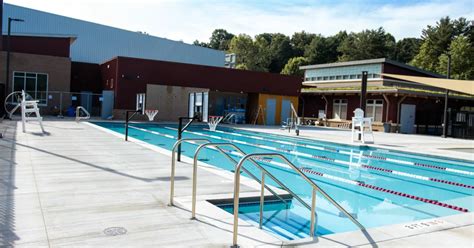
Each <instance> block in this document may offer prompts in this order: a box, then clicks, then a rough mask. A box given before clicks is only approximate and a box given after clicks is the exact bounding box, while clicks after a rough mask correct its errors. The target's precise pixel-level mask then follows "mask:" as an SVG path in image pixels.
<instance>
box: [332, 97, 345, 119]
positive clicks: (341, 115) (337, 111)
mask: <svg viewBox="0 0 474 248" xmlns="http://www.w3.org/2000/svg"><path fill="white" fill-rule="evenodd" d="M332 106H333V107H332V118H333V119H339V120H346V119H347V99H334V102H333V105H332Z"/></svg>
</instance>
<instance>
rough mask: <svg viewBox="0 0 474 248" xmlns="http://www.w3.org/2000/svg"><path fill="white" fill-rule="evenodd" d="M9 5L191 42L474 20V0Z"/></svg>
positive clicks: (404, 31)
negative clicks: (217, 33)
mask: <svg viewBox="0 0 474 248" xmlns="http://www.w3.org/2000/svg"><path fill="white" fill-rule="evenodd" d="M4 2H5V3H10V4H15V5H20V6H24V7H28V8H33V9H37V10H42V11H47V12H51V13H55V14H59V15H64V16H68V17H73V18H77V19H81V20H86V21H91V22H96V23H100V24H104V25H109V26H113V27H119V28H122V29H127V30H131V31H142V32H146V33H149V34H151V35H154V36H158V37H163V38H168V39H172V40H181V41H184V42H187V43H192V42H193V41H194V40H196V39H197V40H200V41H205V42H207V41H208V40H209V37H210V35H211V33H212V31H213V30H214V29H217V28H223V29H226V30H227V31H228V32H231V33H233V34H242V33H245V34H248V35H251V36H255V35H256V34H259V33H277V32H278V33H283V34H286V35H289V36H291V35H292V34H293V33H295V32H299V31H302V30H304V31H305V32H309V33H318V34H322V35H324V36H329V35H333V34H335V33H337V32H339V31H340V30H346V31H348V32H359V31H362V30H364V29H376V28H378V27H383V28H384V29H385V30H386V31H387V32H390V33H391V34H392V35H394V36H395V38H396V39H397V40H398V39H402V38H406V37H420V36H421V31H422V29H423V28H425V27H426V26H427V25H435V24H436V21H438V20H439V19H440V18H441V17H444V16H447V15H449V16H450V17H451V18H458V17H461V16H462V17H466V18H467V19H468V20H474V0H453V1H449V0H444V1H440V0H412V1H410V0H399V1H382V0H346V1H343V0H239V1H237V0H41V1H40V0H4Z"/></svg>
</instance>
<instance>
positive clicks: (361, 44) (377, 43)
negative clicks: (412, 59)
mask: <svg viewBox="0 0 474 248" xmlns="http://www.w3.org/2000/svg"><path fill="white" fill-rule="evenodd" d="M337 50H338V51H339V52H340V53H341V56H339V61H350V60H361V59H375V58H393V55H394V51H395V38H394V37H393V36H392V35H391V34H389V33H386V32H385V30H384V29H383V28H381V27H380V28H378V29H376V30H364V31H362V32H359V33H350V34H349V35H348V36H347V38H345V39H344V40H343V41H342V42H341V44H340V45H339V47H338V49H337Z"/></svg>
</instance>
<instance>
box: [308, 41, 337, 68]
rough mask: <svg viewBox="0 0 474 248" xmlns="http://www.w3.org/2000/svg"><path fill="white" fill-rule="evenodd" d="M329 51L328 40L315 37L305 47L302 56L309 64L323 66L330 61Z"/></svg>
mask: <svg viewBox="0 0 474 248" xmlns="http://www.w3.org/2000/svg"><path fill="white" fill-rule="evenodd" d="M330 49H331V48H330V45H329V42H328V39H327V38H325V37H323V36H321V35H317V36H315V37H314V39H313V40H312V41H311V43H310V44H309V46H307V47H306V51H305V53H304V55H305V57H306V58H307V59H308V61H309V63H311V64H323V63H327V62H328V61H330V54H331V51H330Z"/></svg>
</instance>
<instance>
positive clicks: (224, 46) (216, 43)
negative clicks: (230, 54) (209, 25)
mask: <svg viewBox="0 0 474 248" xmlns="http://www.w3.org/2000/svg"><path fill="white" fill-rule="evenodd" d="M232 38H234V35H233V34H231V33H229V32H227V31H226V30H225V29H216V30H214V32H212V35H211V38H210V39H209V48H212V49H217V50H222V51H227V50H229V44H230V41H231V40H232Z"/></svg>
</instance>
